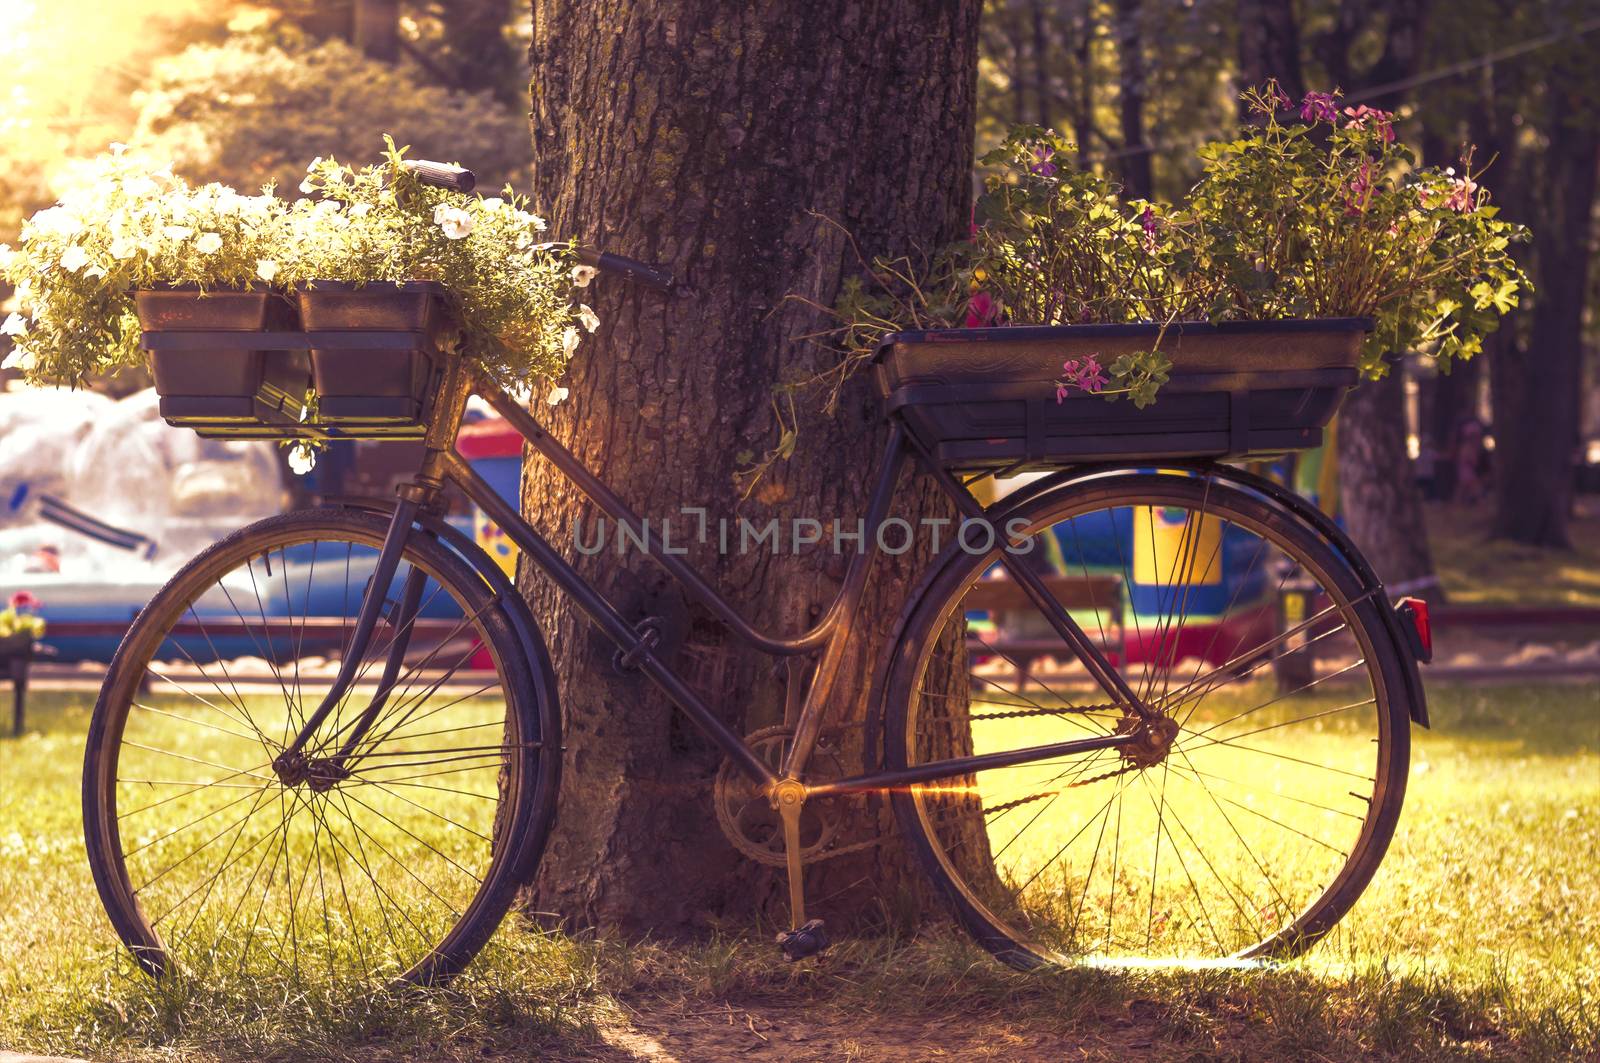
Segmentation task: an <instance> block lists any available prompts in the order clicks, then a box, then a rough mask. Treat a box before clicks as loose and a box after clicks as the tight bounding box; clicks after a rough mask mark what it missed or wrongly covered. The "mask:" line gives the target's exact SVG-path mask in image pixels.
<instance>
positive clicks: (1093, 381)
mask: <svg viewBox="0 0 1600 1063" xmlns="http://www.w3.org/2000/svg"><path fill="white" fill-rule="evenodd" d="M1061 369H1062V371H1063V372H1064V373H1065V374H1066V377H1065V379H1062V380H1058V381H1056V402H1057V403H1060V402H1064V401H1065V400H1066V398H1067V392H1068V391H1069V390H1070V389H1072V388H1076V389H1078V390H1079V391H1086V392H1088V393H1089V394H1091V395H1098V394H1099V393H1100V391H1101V389H1102V388H1104V387H1105V386H1106V377H1105V372H1104V370H1103V369H1102V367H1101V365H1100V363H1099V362H1098V361H1096V360H1095V356H1094V355H1092V354H1091V355H1088V356H1087V357H1084V358H1074V359H1072V360H1071V361H1070V362H1062V363H1061Z"/></svg>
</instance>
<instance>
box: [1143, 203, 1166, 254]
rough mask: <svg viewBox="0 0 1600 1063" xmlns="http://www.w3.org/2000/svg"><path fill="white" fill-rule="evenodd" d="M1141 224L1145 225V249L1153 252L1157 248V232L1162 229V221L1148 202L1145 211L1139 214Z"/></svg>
mask: <svg viewBox="0 0 1600 1063" xmlns="http://www.w3.org/2000/svg"><path fill="white" fill-rule="evenodd" d="M1139 224H1140V225H1142V226H1143V227H1144V249H1145V251H1146V252H1148V253H1152V254H1153V253H1154V252H1155V249H1156V233H1157V232H1158V231H1160V228H1161V222H1160V220H1159V219H1157V218H1156V215H1155V212H1154V211H1153V210H1151V209H1150V207H1149V205H1148V204H1146V206H1145V208H1144V213H1143V214H1141V215H1139Z"/></svg>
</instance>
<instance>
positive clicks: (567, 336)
mask: <svg viewBox="0 0 1600 1063" xmlns="http://www.w3.org/2000/svg"><path fill="white" fill-rule="evenodd" d="M582 339H583V336H582V335H581V334H580V333H579V332H578V327H577V326H576V325H568V326H567V328H566V331H564V332H562V333H561V353H562V354H564V355H566V356H567V357H568V358H571V357H572V352H573V351H575V350H577V349H578V343H579V342H580V341H581V340H582Z"/></svg>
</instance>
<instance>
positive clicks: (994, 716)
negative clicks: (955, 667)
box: [966, 703, 1122, 720]
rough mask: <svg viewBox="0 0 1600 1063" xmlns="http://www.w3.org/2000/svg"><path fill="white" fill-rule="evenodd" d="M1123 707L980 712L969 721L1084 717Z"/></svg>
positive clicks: (1093, 706)
mask: <svg viewBox="0 0 1600 1063" xmlns="http://www.w3.org/2000/svg"><path fill="white" fill-rule="evenodd" d="M1121 708H1122V706H1121V705H1117V704H1115V703H1112V704H1107V705H1063V706H1061V707H1060V708H1055V709H1016V710H1014V711H1012V712H980V713H978V714H976V715H969V716H967V717H966V719H968V720H1015V719H1019V718H1021V717H1023V716H1082V715H1087V714H1089V713H1096V712H1105V711H1107V710H1108V709H1109V710H1120V709H1121Z"/></svg>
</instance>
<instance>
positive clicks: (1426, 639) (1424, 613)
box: [1394, 598, 1433, 663]
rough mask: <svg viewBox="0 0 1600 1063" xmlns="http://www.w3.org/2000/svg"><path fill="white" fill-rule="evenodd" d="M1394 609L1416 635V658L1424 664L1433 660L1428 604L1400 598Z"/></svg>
mask: <svg viewBox="0 0 1600 1063" xmlns="http://www.w3.org/2000/svg"><path fill="white" fill-rule="evenodd" d="M1394 608H1395V612H1397V613H1399V614H1400V616H1401V617H1402V618H1404V619H1405V620H1406V621H1407V622H1408V623H1409V624H1410V625H1411V630H1412V631H1414V632H1415V633H1416V636H1417V650H1418V651H1419V652H1418V654H1417V657H1418V658H1419V659H1420V660H1422V661H1423V662H1424V663H1426V662H1428V661H1431V660H1433V625H1432V624H1430V623H1429V622H1428V603H1427V602H1426V601H1425V600H1424V599H1422V598H1401V599H1400V600H1399V601H1398V602H1396V603H1395V607H1394Z"/></svg>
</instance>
